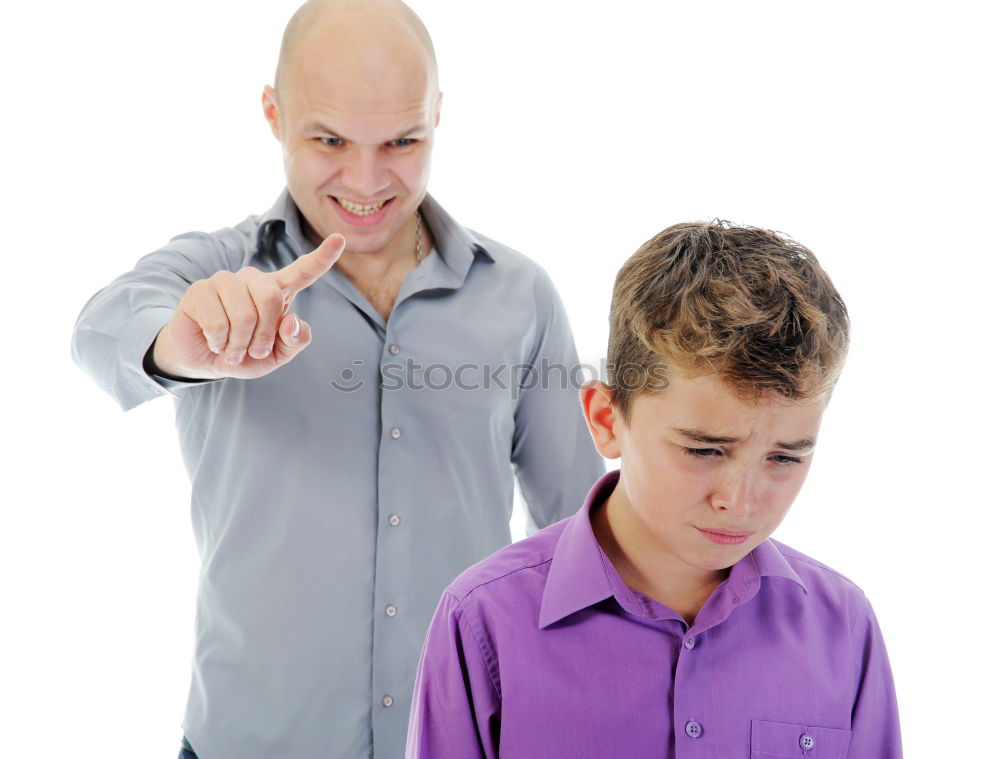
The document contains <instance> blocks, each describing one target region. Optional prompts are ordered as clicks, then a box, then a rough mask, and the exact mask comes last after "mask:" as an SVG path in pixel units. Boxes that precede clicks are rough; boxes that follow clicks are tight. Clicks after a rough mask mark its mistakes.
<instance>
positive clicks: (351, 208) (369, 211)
mask: <svg viewBox="0 0 1000 759" xmlns="http://www.w3.org/2000/svg"><path fill="white" fill-rule="evenodd" d="M335 200H336V201H337V203H339V204H340V207H341V208H343V209H344V210H345V211H347V212H348V213H352V214H354V215H355V216H372V215H373V214H376V213H378V212H379V211H381V210H382V207H383V206H384V205H385V204H386V203H388V202H389V201H388V200H383V201H382V202H381V203H369V204H367V205H360V204H358V203H352V202H351V201H349V200H344V199H343V198H335Z"/></svg>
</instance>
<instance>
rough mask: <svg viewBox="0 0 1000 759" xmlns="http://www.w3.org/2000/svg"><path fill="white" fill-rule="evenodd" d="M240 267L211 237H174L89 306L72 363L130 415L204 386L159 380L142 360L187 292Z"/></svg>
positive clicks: (78, 331) (77, 333) (79, 324)
mask: <svg viewBox="0 0 1000 759" xmlns="http://www.w3.org/2000/svg"><path fill="white" fill-rule="evenodd" d="M240 263H241V256H239V255H232V254H230V253H229V252H228V251H227V250H226V248H225V247H224V246H223V245H222V244H221V243H220V242H219V241H218V240H216V239H214V238H213V237H212V236H210V235H207V234H201V233H197V234H188V235H182V236H180V237H176V238H174V239H173V240H171V242H170V244H169V245H167V246H166V247H164V248H161V249H160V250H158V251H156V252H154V253H150V254H149V255H148V256H145V257H144V258H142V259H141V260H140V261H139V262H138V263H137V264H136V266H135V268H134V269H133V270H132V271H130V272H128V273H127V274H123V275H122V276H120V277H118V279H116V280H115V281H114V282H112V283H111V284H110V285H108V286H107V287H105V288H104V289H103V290H101V291H100V292H98V293H97V294H96V295H94V296H93V297H92V298H91V299H90V300H89V301H88V302H87V304H86V305H85V306H84V307H83V310H82V311H81V312H80V316H79V317H78V318H77V321H76V326H75V328H74V330H73V343H72V351H73V360H74V361H75V362H76V363H77V365H78V366H79V367H80V368H81V369H83V370H84V371H85V372H87V373H88V374H89V375H90V376H91V378H93V380H94V381H95V382H96V383H97V384H98V386H100V387H101V388H102V389H103V390H104V391H105V392H107V393H109V394H110V395H111V396H112V397H113V398H114V399H115V400H116V401H117V402H118V404H119V405H120V406H121V407H122V408H123V409H126V410H127V409H130V408H133V407H134V406H138V405H139V404H140V403H144V402H145V401H148V400H150V399H151V398H155V397H157V396H159V395H162V394H164V393H165V392H172V391H174V390H177V389H180V388H182V387H185V386H193V385H198V384H203V383H196V382H192V383H184V382H174V381H169V380H166V379H162V378H160V379H154V378H153V377H151V376H150V375H148V374H147V373H146V372H145V370H144V369H143V367H142V361H143V358H144V357H145V355H146V351H147V350H148V349H149V346H150V345H152V343H153V341H154V340H155V339H156V335H157V334H158V333H159V331H160V330H161V329H162V328H163V327H164V326H165V325H166V324H167V322H169V321H170V319H171V317H172V316H173V313H174V310H175V309H176V308H177V304H178V303H179V302H180V300H181V298H182V297H183V296H184V293H185V292H187V288H188V287H189V286H190V285H191V284H192V283H194V282H196V281H197V280H199V279H205V278H207V277H210V276H212V275H213V274H214V273H215V272H217V271H220V270H222V269H230V270H234V269H236V268H238V267H239V265H240Z"/></svg>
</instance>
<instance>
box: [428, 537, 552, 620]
mask: <svg viewBox="0 0 1000 759" xmlns="http://www.w3.org/2000/svg"><path fill="white" fill-rule="evenodd" d="M570 518H571V517H568V518H567V519H563V520H562V521H559V522H556V523H555V524H552V525H549V526H548V527H545V528H544V529H541V530H539V531H538V532H536V533H535V534H534V535H531V536H530V537H527V538H525V539H524V540H519V541H517V542H516V543H512V544H511V545H509V546H506V547H505V548H501V549H500V550H499V551H497V552H496V553H494V554H492V555H490V556H487V557H486V558H485V559H483V560H482V561H480V562H478V563H476V564H473V565H472V566H471V567H469V568H468V569H466V570H465V571H464V572H462V573H461V574H460V575H459V576H458V577H456V578H455V579H454V580H453V581H452V583H451V584H450V585H449V586H448V588H447V589H446V591H445V592H446V593H448V594H450V595H452V596H454V597H455V598H456V599H457V600H458V601H459V602H461V603H467V602H470V601H475V602H477V603H479V602H482V601H485V600H487V599H489V598H493V597H498V596H502V595H504V594H506V593H514V594H520V593H523V592H525V591H527V590H530V589H532V588H534V589H540V588H541V587H543V586H544V584H545V578H546V577H547V576H548V570H549V564H550V563H551V562H552V556H553V555H554V553H555V548H556V544H557V543H558V542H559V537H560V536H561V535H562V533H563V530H565V528H566V523H567V522H568V521H569V519H570Z"/></svg>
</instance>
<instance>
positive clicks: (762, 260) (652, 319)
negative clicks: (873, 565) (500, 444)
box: [581, 223, 849, 571]
mask: <svg viewBox="0 0 1000 759" xmlns="http://www.w3.org/2000/svg"><path fill="white" fill-rule="evenodd" d="M848 332H849V322H848V317H847V310H846V308H845V307H844V303H843V301H842V300H841V298H840V296H839V295H838V293H837V291H836V289H835V288H834V286H833V284H832V282H831V281H830V279H829V277H828V276H827V275H826V273H825V272H824V271H823V270H822V269H821V268H820V266H819V264H818V263H817V261H816V259H815V257H814V256H813V255H812V253H810V252H809V251H808V250H807V249H806V248H804V247H802V246H801V245H798V244H797V243H795V242H793V241H791V240H789V239H787V238H785V237H782V236H780V235H777V234H775V233H773V232H768V231H765V230H761V229H753V228H746V227H733V226H730V225H728V224H724V223H693V224H678V225H675V226H672V227H670V228H668V229H666V230H664V231H663V232H661V233H660V234H659V235H657V236H656V237H654V238H653V239H652V240H650V241H649V242H647V243H646V244H645V245H643V246H642V247H641V248H640V249H639V251H638V252H637V253H636V254H635V255H633V256H632V257H631V258H630V259H629V260H628V261H627V262H626V263H625V265H624V266H623V267H622V269H621V270H620V271H619V273H618V277H617V279H616V282H615V288H614V294H613V296H612V305H611V333H610V341H609V347H608V363H609V367H608V376H609V383H610V384H609V385H604V384H601V383H593V384H591V385H588V386H587V387H585V388H584V389H583V391H582V394H581V398H582V400H583V405H584V411H585V414H586V416H587V421H588V423H589V425H590V429H591V433H592V435H593V437H594V441H595V443H596V445H597V447H598V449H599V450H600V451H601V453H602V454H604V455H605V456H607V457H609V458H617V457H621V460H622V463H621V468H622V474H621V480H620V482H619V488H618V489H616V491H615V495H613V496H612V499H611V501H609V503H611V502H612V501H614V502H615V509H616V518H617V519H619V521H620V526H621V525H624V526H623V527H621V529H622V530H624V531H626V532H628V531H631V534H632V537H633V540H632V544H633V545H644V546H646V548H647V549H648V550H649V551H650V552H651V553H652V554H656V555H659V556H660V557H661V558H664V561H666V562H667V563H668V564H670V565H671V566H677V567H686V568H688V569H691V568H694V569H696V570H703V571H718V570H722V569H724V568H726V567H729V566H732V564H734V563H735V562H736V561H738V560H739V559H740V558H742V557H743V556H745V555H746V554H747V553H749V552H750V551H751V550H752V549H753V548H755V547H756V546H757V545H759V544H760V543H761V542H763V540H764V539H766V538H767V537H768V536H769V535H770V534H771V532H772V531H773V530H774V529H775V528H776V527H777V526H778V524H779V523H780V522H781V520H782V519H783V518H784V516H785V514H786V513H787V511H788V508H789V507H790V506H791V503H792V501H793V500H794V498H795V496H796V494H797V493H798V491H799V488H800V487H801V486H802V483H803V482H804V480H805V476H806V472H807V471H808V468H809V463H810V461H811V459H812V452H813V449H814V446H815V444H816V440H817V436H818V433H819V426H820V422H821V420H822V415H823V411H824V409H825V407H826V403H827V400H828V398H829V394H830V392H831V390H832V388H833V385H834V383H835V382H836V380H837V376H838V374H839V372H840V369H841V367H842V365H843V362H844V358H845V356H846V352H847V345H848ZM626 542H628V541H626Z"/></svg>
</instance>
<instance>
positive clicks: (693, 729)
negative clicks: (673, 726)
mask: <svg viewBox="0 0 1000 759" xmlns="http://www.w3.org/2000/svg"><path fill="white" fill-rule="evenodd" d="M684 732H685V733H687V734H688V737H689V738H700V737H701V725H699V724H698V723H697V722H695V721H694V720H691V721H690V722H688V723H687V724H686V725H684Z"/></svg>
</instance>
